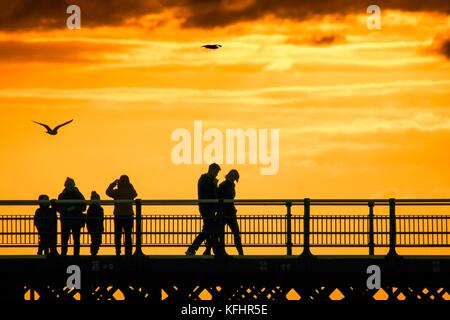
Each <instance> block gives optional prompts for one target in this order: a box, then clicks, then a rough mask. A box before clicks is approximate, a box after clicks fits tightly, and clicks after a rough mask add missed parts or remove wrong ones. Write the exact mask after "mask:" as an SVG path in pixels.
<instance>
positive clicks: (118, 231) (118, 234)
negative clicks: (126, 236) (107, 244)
mask: <svg viewBox="0 0 450 320" xmlns="http://www.w3.org/2000/svg"><path fill="white" fill-rule="evenodd" d="M122 219H123V218H122V217H114V243H115V245H116V255H118V256H119V255H120V251H121V247H122V229H123V220H122Z"/></svg>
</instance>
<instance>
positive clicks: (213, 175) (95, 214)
mask: <svg viewBox="0 0 450 320" xmlns="http://www.w3.org/2000/svg"><path fill="white" fill-rule="evenodd" d="M220 170H221V168H220V166H219V165H218V164H216V163H213V164H211V165H210V166H209V168H208V172H207V173H205V174H203V175H201V177H200V179H199V180H198V199H199V200H200V201H199V211H200V214H201V216H202V219H203V228H202V231H201V232H200V233H199V234H198V235H197V236H196V238H195V239H194V241H193V243H192V244H191V245H190V246H189V248H188V249H187V251H186V255H195V253H196V251H197V250H198V248H199V247H200V245H201V244H202V243H203V242H205V247H206V249H205V251H204V253H203V254H204V255H211V250H212V251H213V252H214V254H215V255H216V256H226V255H227V253H226V251H225V226H227V225H228V226H229V228H230V229H231V231H232V233H233V235H234V244H235V246H236V249H237V251H238V254H239V255H243V254H244V251H243V248H242V243H241V236H240V231H239V225H238V222H237V217H236V213H237V210H236V207H235V206H234V203H233V202H230V201H224V200H225V199H227V200H232V199H234V198H235V196H236V190H235V182H238V181H239V172H238V171H237V170H235V169H233V170H230V172H228V174H227V175H226V176H225V180H224V181H223V182H222V183H220V185H218V182H219V181H218V180H217V175H218V174H219V172H220ZM106 195H107V196H109V197H111V198H113V199H114V200H133V199H135V198H136V197H137V192H136V190H135V189H134V187H133V185H132V184H131V183H130V179H129V178H128V176H126V175H122V176H121V177H120V179H118V180H115V181H114V182H113V183H111V184H110V185H109V187H108V188H107V189H106ZM39 200H41V201H42V202H41V203H40V205H39V208H38V209H37V210H36V213H35V217H34V223H35V226H36V228H37V230H38V233H39V238H40V241H39V249H38V254H40V255H42V254H44V255H47V254H49V255H57V254H58V252H57V250H56V243H57V213H59V214H60V221H61V255H64V256H65V255H67V249H68V242H69V238H70V236H71V235H72V239H73V254H74V255H75V256H78V255H79V254H80V232H81V229H82V228H84V226H85V225H87V230H88V233H89V234H90V237H91V245H90V250H91V254H92V255H97V254H98V251H99V248H100V245H101V243H102V234H103V231H104V227H103V219H104V212H103V208H102V207H101V206H100V204H97V203H95V201H99V200H100V196H99V194H98V193H97V192H95V191H92V193H91V205H90V206H89V208H87V213H86V214H84V211H85V210H86V204H85V203H84V202H83V201H80V202H77V203H73V202H72V203H71V202H70V201H67V202H64V201H63V202H58V204H57V205H53V204H51V203H50V201H49V197H48V196H47V195H41V196H39ZM58 200H85V198H84V196H83V194H82V193H81V192H80V190H78V188H77V187H76V185H75V181H74V180H73V179H72V178H67V179H66V181H65V183H64V190H63V191H62V192H61V194H60V195H59V196H58ZM201 200H215V201H210V202H208V201H206V202H203V201H201ZM133 216H134V211H133V205H132V203H131V202H130V203H116V204H115V205H114V240H115V248H116V255H120V254H121V239H122V234H124V235H125V255H131V254H132V231H133V221H134V220H133Z"/></svg>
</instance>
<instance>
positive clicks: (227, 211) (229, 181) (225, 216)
mask: <svg viewBox="0 0 450 320" xmlns="http://www.w3.org/2000/svg"><path fill="white" fill-rule="evenodd" d="M235 181H236V182H238V181H239V172H238V171H237V170H235V169H233V170H230V172H228V174H227V175H226V176H225V181H223V182H222V183H221V184H220V185H219V190H218V196H219V199H224V200H225V199H234V198H235V196H236V189H235V184H234V182H235ZM236 212H237V210H236V207H235V206H234V203H222V205H221V207H220V208H219V211H218V213H217V218H218V221H219V223H220V225H219V227H220V232H219V243H220V245H221V246H222V247H224V246H225V226H226V225H228V226H229V227H230V229H231V231H232V232H233V234H234V245H235V246H236V249H237V251H238V253H239V255H244V250H243V249H242V243H241V235H240V231H239V225H238V222H237V217H236Z"/></svg>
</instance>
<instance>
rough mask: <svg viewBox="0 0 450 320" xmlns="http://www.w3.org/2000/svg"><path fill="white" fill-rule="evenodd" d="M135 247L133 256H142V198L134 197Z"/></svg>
mask: <svg viewBox="0 0 450 320" xmlns="http://www.w3.org/2000/svg"><path fill="white" fill-rule="evenodd" d="M135 204H136V249H135V251H134V255H135V256H142V255H144V254H143V253H142V200H141V199H136V200H135Z"/></svg>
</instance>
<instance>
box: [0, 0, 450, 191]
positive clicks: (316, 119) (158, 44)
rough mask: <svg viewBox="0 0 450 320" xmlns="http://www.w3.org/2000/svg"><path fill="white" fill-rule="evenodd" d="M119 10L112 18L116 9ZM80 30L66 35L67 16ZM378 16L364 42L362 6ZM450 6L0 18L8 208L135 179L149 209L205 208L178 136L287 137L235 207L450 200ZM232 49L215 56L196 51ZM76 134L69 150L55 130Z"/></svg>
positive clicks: (20, 6)
mask: <svg viewBox="0 0 450 320" xmlns="http://www.w3.org/2000/svg"><path fill="white" fill-rule="evenodd" d="M106 3H107V4H106ZM69 4H77V5H79V6H80V8H81V17H82V18H81V29H80V30H68V29H67V28H66V19H67V17H68V14H66V7H67V6H68V5H69ZM370 4H377V5H378V6H380V8H381V10H382V15H381V23H382V25H381V29H380V30H369V29H368V28H367V26H366V20H367V17H368V16H369V15H368V14H367V13H366V9H367V6H368V5H370ZM449 12H450V3H449V2H448V0H447V1H440V0H430V1H406V0H403V1H377V2H376V3H372V2H370V3H369V2H365V1H349V0H346V1H337V0H325V1H310V0H277V1H269V0H262V1H256V0H243V1H227V0H220V1H219V0H183V1H172V0H168V1H164V0H133V1H120V0H112V1H99V0H78V1H52V0H40V1H27V0H8V1H1V2H0V136H1V138H0V148H1V150H2V152H1V157H0V172H1V174H0V176H1V183H0V199H35V198H37V196H38V195H39V194H40V193H47V194H49V195H50V196H51V197H57V195H58V193H59V192H61V190H62V189H63V183H64V180H65V177H66V176H70V177H72V178H74V179H75V180H76V182H77V185H78V187H79V188H80V190H81V191H82V192H83V193H84V195H85V196H86V197H87V196H89V193H90V191H91V190H97V191H98V192H99V193H100V194H101V196H102V198H106V196H105V194H104V191H105V190H106V188H107V186H108V184H109V183H110V182H111V181H113V180H114V179H116V178H117V177H118V176H119V175H121V174H128V175H129V176H130V178H131V181H132V183H133V184H134V185H135V187H136V189H137V191H138V193H139V197H141V198H143V199H170V198H175V199H189V198H195V197H196V184H197V179H198V177H199V175H200V174H201V173H203V172H205V171H206V168H207V164H203V165H175V164H173V163H172V160H171V150H172V148H173V147H174V146H175V144H176V143H175V142H172V141H171V133H172V132H173V131H174V130H176V129H178V128H186V129H188V130H189V131H191V132H193V124H194V121H195V120H201V121H203V126H204V129H205V130H206V129H208V128H217V129H219V130H222V131H223V132H225V130H226V129H234V128H242V129H249V128H254V129H269V130H270V129H279V130H280V167H279V171H278V173H277V174H276V175H272V176H264V175H261V174H260V167H261V165H260V164H256V165H248V164H247V165H229V164H225V165H222V168H223V170H222V172H221V173H220V179H223V175H224V174H225V173H226V172H227V171H228V170H230V169H232V168H236V169H238V170H239V172H240V173H241V179H240V181H239V184H238V186H237V192H238V198H241V199H243V198H304V197H311V198H386V197H398V198H409V197H422V198H433V197H446V198H448V197H449V196H448V195H449V190H450V169H449V168H450V105H449V101H450V77H449V75H450V72H449V71H450V60H449V59H450V31H449V30H450V28H449V27H450V18H449ZM208 43H219V44H221V45H222V46H223V47H222V48H221V49H219V50H207V49H204V48H202V47H201V46H202V45H204V44H208ZM70 119H74V122H73V123H72V124H70V125H69V126H67V127H65V128H63V129H61V132H60V134H58V135H57V136H49V135H46V134H45V130H44V128H42V127H39V126H38V125H36V124H34V123H32V120H35V121H39V122H44V123H48V124H49V125H50V126H54V125H57V124H59V123H62V122H64V121H67V120H70Z"/></svg>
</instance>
